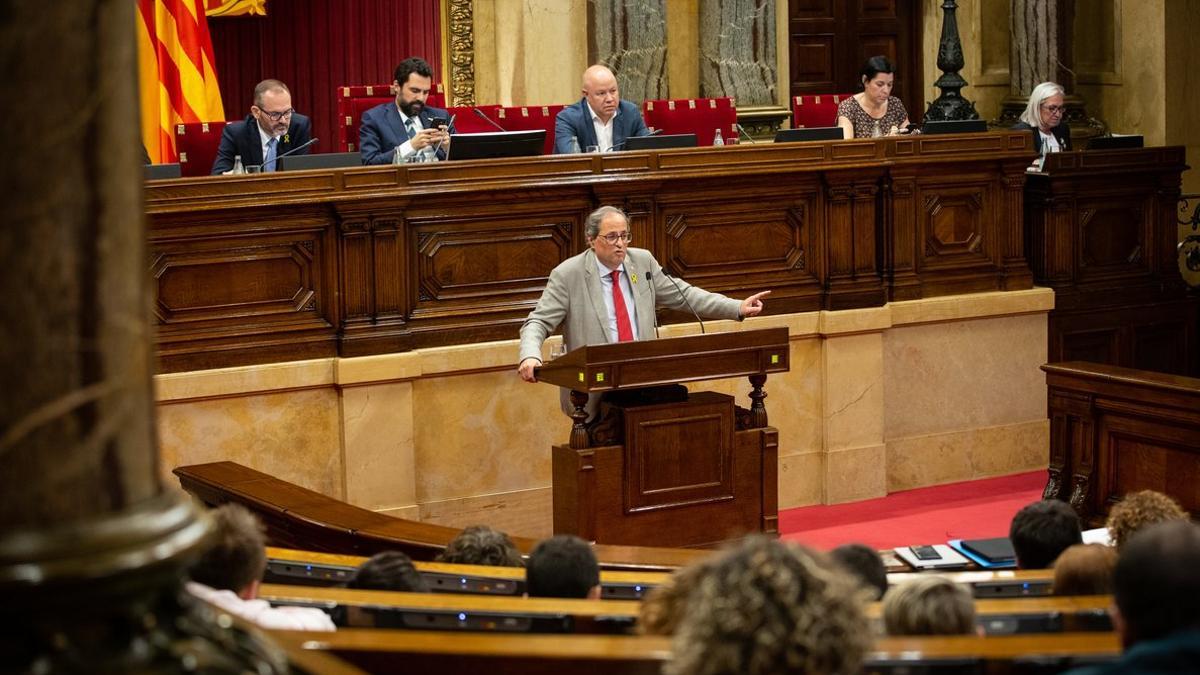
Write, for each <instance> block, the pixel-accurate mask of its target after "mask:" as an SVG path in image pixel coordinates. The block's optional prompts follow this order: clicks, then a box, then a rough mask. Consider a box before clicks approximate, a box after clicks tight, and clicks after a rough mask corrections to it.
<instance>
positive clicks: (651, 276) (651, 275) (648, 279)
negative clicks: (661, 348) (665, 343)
mask: <svg viewBox="0 0 1200 675" xmlns="http://www.w3.org/2000/svg"><path fill="white" fill-rule="evenodd" d="M646 283H647V284H649V285H650V295H651V296H653V295H654V272H651V271H649V270H646ZM655 305H656V306H655V311H654V339H655V340H657V339H658V307H657V303H655Z"/></svg>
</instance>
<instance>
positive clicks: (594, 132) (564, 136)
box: [554, 65, 650, 155]
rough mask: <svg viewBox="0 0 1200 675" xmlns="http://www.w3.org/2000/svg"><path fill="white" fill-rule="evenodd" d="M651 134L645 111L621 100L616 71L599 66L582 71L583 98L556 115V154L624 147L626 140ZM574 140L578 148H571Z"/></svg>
mask: <svg viewBox="0 0 1200 675" xmlns="http://www.w3.org/2000/svg"><path fill="white" fill-rule="evenodd" d="M649 134H650V131H649V130H648V129H646V122H645V121H643V120H642V111H641V110H639V109H638V107H637V105H635V104H634V103H631V102H629V101H622V100H621V92H620V90H619V89H618V88H617V78H616V76H615V75H613V72H612V71H611V70H609V69H608V68H607V67H605V66H600V65H596V66H592V67H591V68H588V69H587V70H585V71H584V72H583V98H581V99H579V102H578V103H573V104H571V105H569V106H567V107H565V108H563V109H562V110H561V111H560V112H559V113H558V116H557V117H556V118H554V154H556V155H562V154H566V153H570V152H581V151H586V150H587V149H588V146H592V145H594V146H596V147H598V148H599V149H600V152H609V151H610V150H624V149H625V141H626V139H628V138H630V137H631V136H647V135H649ZM571 139H575V140H576V141H577V142H578V144H579V148H578V149H574V148H572V147H571Z"/></svg>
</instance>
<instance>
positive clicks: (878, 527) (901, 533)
mask: <svg viewBox="0 0 1200 675" xmlns="http://www.w3.org/2000/svg"><path fill="white" fill-rule="evenodd" d="M1045 484H1046V472H1045V471H1033V472H1030V473H1020V474H1015V475H1012V476H1001V477H1000V478H985V479H981V480H973V481H967V482H965V483H951V484H949V485H938V486H935V487H928V488H919V489H916V490H906V491H904V492H896V493H893V494H890V495H888V496H886V497H881V498H879V499H868V500H866V501H861V502H852V503H849V504H837V505H834V506H804V507H800V508H795V509H788V510H786V511H780V512H779V532H780V535H781V538H782V539H786V540H788V541H796V542H800V543H803V544H807V545H809V546H812V547H813V548H817V549H821V550H829V549H831V548H834V547H836V546H839V545H841V544H846V543H850V542H857V543H861V544H866V545H867V546H870V547H871V548H874V549H885V548H893V547H895V546H909V545H912V544H944V543H946V541H947V540H949V539H982V538H987V537H1007V536H1008V525H1009V523H1010V522H1011V521H1012V517H1013V515H1014V514H1016V512H1017V511H1018V510H1020V509H1021V507H1022V506H1025V505H1026V504H1028V503H1030V502H1032V501H1036V500H1038V499H1041V498H1042V487H1043V486H1044V485H1045Z"/></svg>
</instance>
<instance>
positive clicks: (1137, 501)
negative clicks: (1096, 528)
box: [1106, 490, 1188, 549]
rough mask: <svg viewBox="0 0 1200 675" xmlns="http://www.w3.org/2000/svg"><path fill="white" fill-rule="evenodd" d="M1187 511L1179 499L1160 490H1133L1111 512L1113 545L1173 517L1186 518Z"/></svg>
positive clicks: (1117, 545)
mask: <svg viewBox="0 0 1200 675" xmlns="http://www.w3.org/2000/svg"><path fill="white" fill-rule="evenodd" d="M1187 519H1188V514H1187V511H1184V510H1183V507H1182V506H1180V505H1179V502H1177V501H1175V500H1174V499H1171V498H1170V497H1168V496H1167V495H1164V494H1163V493H1161V492H1155V491H1154V490H1142V491H1141V492H1131V493H1129V494H1127V495H1125V498H1124V499H1122V500H1121V501H1120V502H1118V503H1116V504H1114V505H1113V507H1112V510H1111V511H1109V512H1108V522H1107V523H1106V524H1107V526H1108V534H1109V537H1110V538H1111V540H1112V545H1113V546H1116V547H1117V548H1118V549H1119V548H1121V547H1122V546H1124V545H1125V542H1126V541H1129V538H1130V537H1132V536H1133V533H1134V532H1137V531H1138V530H1140V529H1142V528H1143V527H1146V526H1147V525H1153V524H1154V523H1164V522H1167V521H1170V520H1187Z"/></svg>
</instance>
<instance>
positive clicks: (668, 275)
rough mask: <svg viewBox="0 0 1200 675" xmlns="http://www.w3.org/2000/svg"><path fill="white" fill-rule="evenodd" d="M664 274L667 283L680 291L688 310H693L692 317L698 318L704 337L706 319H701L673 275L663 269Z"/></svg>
mask: <svg viewBox="0 0 1200 675" xmlns="http://www.w3.org/2000/svg"><path fill="white" fill-rule="evenodd" d="M662 273H663V276H664V277H666V278H667V281H670V282H671V284H672V285H674V286H675V290H677V291H679V297H681V298H683V302H684V304H686V305H687V308H688V309H690V310H692V316H694V317H696V321H697V322H698V323H699V324H700V334H701V335H703V334H704V332H705V331H704V319H701V318H700V313H699V312H697V311H696V308H695V307H693V306H692V302H691V301H690V300H688V297H687V293H685V292H684V291H683V287H682V286H680V285H679V282H677V281H675V277H673V276H671V273H670V272H668V271H667V268H665V267H664V268H662Z"/></svg>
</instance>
